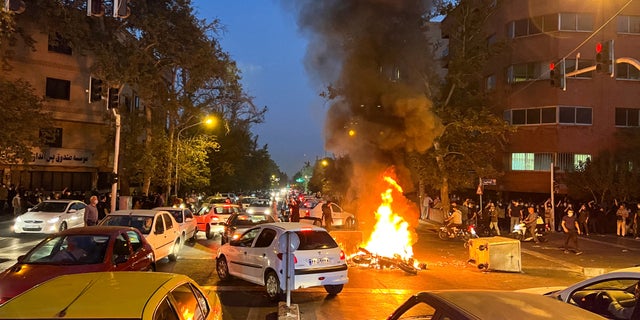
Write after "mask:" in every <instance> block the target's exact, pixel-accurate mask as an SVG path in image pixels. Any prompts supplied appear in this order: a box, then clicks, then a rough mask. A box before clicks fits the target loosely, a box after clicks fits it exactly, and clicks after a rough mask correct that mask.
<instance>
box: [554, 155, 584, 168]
mask: <svg viewBox="0 0 640 320" xmlns="http://www.w3.org/2000/svg"><path fill="white" fill-rule="evenodd" d="M590 158H591V155H590V154H580V153H558V157H557V161H556V163H557V164H556V166H557V167H558V168H560V171H565V172H573V171H576V169H578V168H579V166H580V164H581V163H584V162H586V161H587V159H590Z"/></svg>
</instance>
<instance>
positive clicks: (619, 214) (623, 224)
mask: <svg viewBox="0 0 640 320" xmlns="http://www.w3.org/2000/svg"><path fill="white" fill-rule="evenodd" d="M617 202H618V201H617V200H616V204H617ZM616 218H617V219H618V221H617V222H616V234H617V235H618V236H621V237H624V236H626V235H627V218H629V209H627V206H626V205H625V204H624V203H621V204H620V206H619V207H618V211H616Z"/></svg>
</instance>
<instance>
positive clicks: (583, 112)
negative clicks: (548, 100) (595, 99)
mask: <svg viewBox="0 0 640 320" xmlns="http://www.w3.org/2000/svg"><path fill="white" fill-rule="evenodd" d="M558 120H559V121H558V122H559V123H561V124H592V122H593V120H592V112H591V108H585V107H559V110H558Z"/></svg>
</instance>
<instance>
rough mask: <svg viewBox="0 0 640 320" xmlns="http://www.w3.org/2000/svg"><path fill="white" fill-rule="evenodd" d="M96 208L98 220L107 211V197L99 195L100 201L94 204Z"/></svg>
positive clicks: (104, 215)
mask: <svg viewBox="0 0 640 320" xmlns="http://www.w3.org/2000/svg"><path fill="white" fill-rule="evenodd" d="M96 207H97V208H98V221H99V220H102V219H104V217H106V216H107V214H108V213H109V205H108V204H107V197H105V196H100V201H98V204H97V205H96Z"/></svg>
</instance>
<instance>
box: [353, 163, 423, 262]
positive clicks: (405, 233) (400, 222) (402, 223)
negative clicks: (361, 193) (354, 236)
mask: <svg viewBox="0 0 640 320" xmlns="http://www.w3.org/2000/svg"><path fill="white" fill-rule="evenodd" d="M384 181H386V182H387V183H388V184H389V187H388V188H387V189H386V191H385V192H383V193H382V194H381V195H380V196H381V198H382V204H380V206H379V207H378V210H377V211H376V224H375V226H374V229H373V232H372V233H371V237H370V238H369V240H368V241H367V242H366V244H365V245H364V248H365V249H366V250H367V251H369V252H370V253H372V254H374V255H378V256H383V257H389V258H394V257H397V256H400V258H402V259H403V260H405V261H408V260H410V259H412V258H413V247H412V244H413V238H412V236H411V232H410V231H409V223H408V222H407V221H406V220H404V219H403V218H402V217H401V216H399V215H397V214H395V213H394V212H393V210H392V207H391V204H392V203H393V191H394V190H395V191H397V192H399V193H400V194H402V187H401V186H400V185H399V184H398V183H397V182H396V181H395V180H394V179H393V178H391V177H390V176H384Z"/></svg>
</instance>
